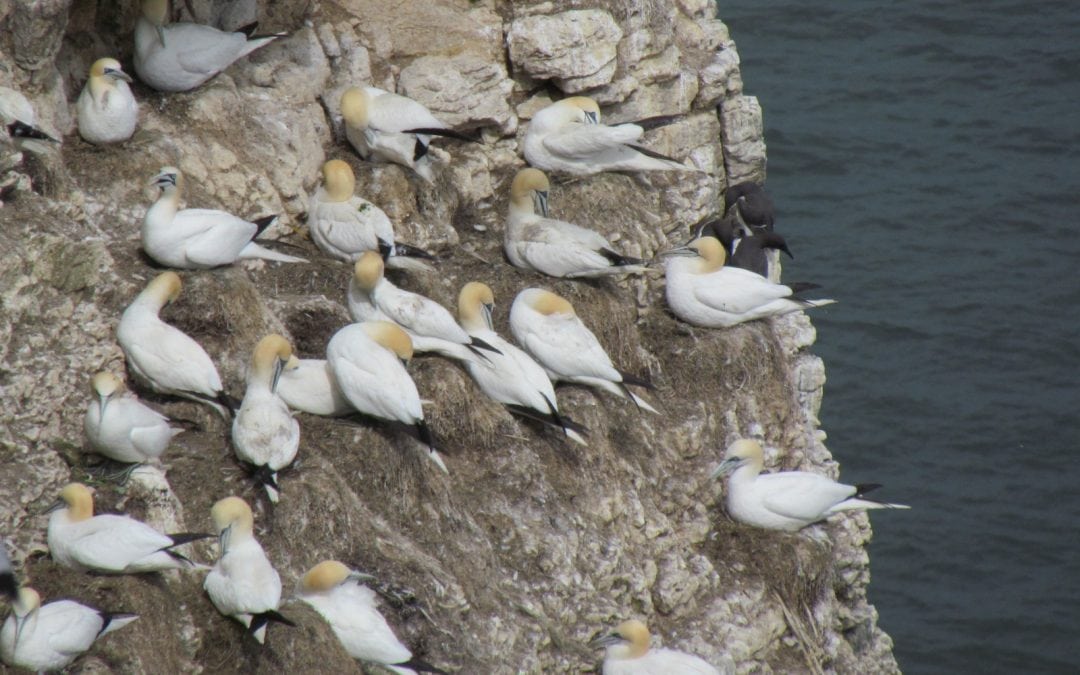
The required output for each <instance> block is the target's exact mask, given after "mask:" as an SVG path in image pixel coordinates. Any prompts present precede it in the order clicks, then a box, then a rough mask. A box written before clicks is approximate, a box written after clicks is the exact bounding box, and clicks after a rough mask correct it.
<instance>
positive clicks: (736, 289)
mask: <svg viewBox="0 0 1080 675" xmlns="http://www.w3.org/2000/svg"><path fill="white" fill-rule="evenodd" d="M693 281H694V297H695V298H696V299H697V300H698V301H699V302H702V303H704V304H706V305H708V306H709V307H712V308H714V309H719V310H721V311H724V312H731V313H734V314H745V313H747V312H750V311H752V310H754V309H756V308H758V307H760V306H762V305H764V304H766V303H769V302H772V301H773V300H777V299H780V298H785V297H787V296H789V295H791V289H790V288H788V287H787V286H783V285H781V284H775V283H773V282H771V281H769V280H768V279H766V278H764V277H762V276H761V275H759V274H755V273H753V272H750V271H748V270H742V269H738V268H734V267H724V268H721V269H720V270H717V271H716V272H713V273H712V274H703V275H699V276H697V277H696V278H695V279H694V280H693Z"/></svg>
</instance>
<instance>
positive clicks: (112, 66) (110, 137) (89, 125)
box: [75, 59, 139, 143]
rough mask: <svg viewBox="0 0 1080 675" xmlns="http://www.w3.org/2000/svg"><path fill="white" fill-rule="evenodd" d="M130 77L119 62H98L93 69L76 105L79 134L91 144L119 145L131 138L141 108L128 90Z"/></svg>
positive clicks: (109, 60)
mask: <svg viewBox="0 0 1080 675" xmlns="http://www.w3.org/2000/svg"><path fill="white" fill-rule="evenodd" d="M128 82H131V78H130V77H129V76H128V74H127V73H125V72H124V71H123V69H122V68H121V67H120V62H119V61H117V60H116V59H98V60H97V61H95V62H94V65H93V66H91V67H90V79H88V80H87V81H86V86H84V87H83V90H82V93H80V94H79V100H78V101H77V102H76V103H75V112H76V117H77V119H78V123H79V135H80V136H82V138H83V140H85V141H87V142H88V143H119V142H121V141H126V140H127V139H129V138H131V135H132V134H133V133H135V125H136V123H137V122H138V120H139V106H138V104H136V103H135V97H134V96H132V94H131V88H130V87H128Z"/></svg>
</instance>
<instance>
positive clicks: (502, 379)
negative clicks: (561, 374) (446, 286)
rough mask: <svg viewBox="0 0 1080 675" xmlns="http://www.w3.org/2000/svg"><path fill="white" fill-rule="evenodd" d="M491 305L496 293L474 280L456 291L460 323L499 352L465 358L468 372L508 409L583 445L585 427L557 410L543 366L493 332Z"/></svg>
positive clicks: (486, 391)
mask: <svg viewBox="0 0 1080 675" xmlns="http://www.w3.org/2000/svg"><path fill="white" fill-rule="evenodd" d="M494 306H495V295H494V294H493V293H492V292H491V288H489V287H488V286H487V285H485V284H482V283H480V282H477V281H471V282H469V283H467V284H465V286H464V287H463V288H462V289H461V293H460V294H459V295H458V320H459V321H460V322H461V325H462V326H463V327H464V328H465V330H467V331H468V332H469V335H472V336H473V337H478V338H480V339H482V340H483V341H484V342H485V343H487V344H489V345H491V346H493V347H495V348H496V349H498V350H499V353H498V354H496V353H491V354H489V355H488V357H487V358H486V359H470V360H468V361H466V362H465V367H466V368H467V369H468V371H469V374H470V375H472V377H473V379H474V380H476V384H478V385H479V386H480V389H481V390H483V392H484V393H485V394H487V395H488V396H489V397H491V398H492V399H494V400H496V401H498V402H499V403H502V404H503V405H505V406H506V407H507V408H509V409H510V411H511V412H515V413H517V414H519V415H522V416H524V417H528V418H530V419H537V420H540V421H541V422H545V423H547V424H551V425H553V426H555V427H558V428H559V429H561V430H562V431H563V433H565V434H566V435H567V436H568V437H570V438H572V439H573V440H575V441H577V442H578V443H581V444H582V445H585V439H584V438H583V437H582V435H581V434H582V433H585V431H586V429H585V428H584V427H582V426H581V425H580V424H577V423H576V422H574V421H573V420H571V419H569V418H568V417H566V416H565V415H561V414H560V413H559V406H558V403H557V401H556V400H555V387H554V386H552V384H551V379H550V378H548V376H547V373H546V372H544V369H543V368H542V367H541V366H540V364H538V363H537V362H536V361H534V360H533V359H532V357H530V356H529V355H528V354H526V353H525V352H523V351H521V350H520V349H518V348H517V347H515V346H514V345H512V344H510V343H509V342H507V341H506V340H504V339H503V338H502V337H501V336H500V335H499V334H498V333H496V332H495V330H494V328H493V327H492V323H491V310H492V308H493V307H494Z"/></svg>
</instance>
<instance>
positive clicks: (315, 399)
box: [277, 359, 356, 417]
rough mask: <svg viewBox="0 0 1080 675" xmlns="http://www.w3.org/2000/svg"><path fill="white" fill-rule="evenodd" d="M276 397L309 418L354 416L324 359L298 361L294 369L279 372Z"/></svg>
mask: <svg viewBox="0 0 1080 675" xmlns="http://www.w3.org/2000/svg"><path fill="white" fill-rule="evenodd" d="M277 393H278V396H280V397H281V400H282V401H285V404H286V405H287V406H289V407H290V408H292V409H293V410H299V411H300V412H306V413H310V414H312V415H324V416H329V417H341V416H344V415H351V414H352V413H354V412H356V409H355V408H353V407H352V406H351V405H349V401H348V400H347V399H346V398H345V395H344V394H342V393H341V388H340V387H338V385H337V382H336V381H335V380H334V373H333V372H332V370H331V369H330V364H329V363H328V362H327V361H326V360H325V359H299V360H298V365H297V367H296V368H292V369H290V370H285V371H282V373H281V377H280V378H278V390H277Z"/></svg>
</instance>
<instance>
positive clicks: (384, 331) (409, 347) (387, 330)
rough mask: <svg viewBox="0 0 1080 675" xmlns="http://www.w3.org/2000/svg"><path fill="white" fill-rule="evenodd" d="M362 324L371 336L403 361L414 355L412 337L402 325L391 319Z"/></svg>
mask: <svg viewBox="0 0 1080 675" xmlns="http://www.w3.org/2000/svg"><path fill="white" fill-rule="evenodd" d="M360 325H361V326H363V328H364V332H365V333H367V336H368V337H369V338H371V339H372V340H374V341H375V342H377V343H378V344H380V345H382V346H383V347H386V348H387V349H389V350H390V351H392V352H394V354H396V355H397V357H398V358H399V359H401V360H402V361H408V360H409V359H411V358H412V357H413V344H412V338H410V337H409V334H408V333H406V332H405V331H404V330H403V329H402V328H401V326H399V325H397V324H396V323H390V322H389V321H364V322H363V323H361V324H360Z"/></svg>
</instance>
